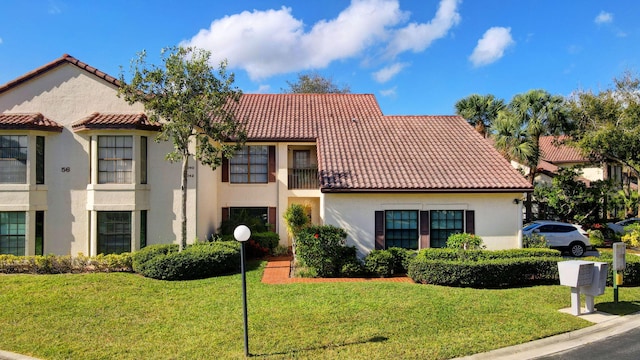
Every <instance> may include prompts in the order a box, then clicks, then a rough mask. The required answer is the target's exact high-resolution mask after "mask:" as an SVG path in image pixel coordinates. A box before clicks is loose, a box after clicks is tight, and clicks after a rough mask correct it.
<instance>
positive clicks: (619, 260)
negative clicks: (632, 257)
mask: <svg viewBox="0 0 640 360" xmlns="http://www.w3.org/2000/svg"><path fill="white" fill-rule="evenodd" d="M625 253H626V244H625V243H623V242H617V243H613V302H614V303H616V304H617V303H618V285H622V273H621V272H620V271H624V268H625V267H626V260H625Z"/></svg>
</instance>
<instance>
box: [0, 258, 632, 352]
mask: <svg viewBox="0 0 640 360" xmlns="http://www.w3.org/2000/svg"><path fill="white" fill-rule="evenodd" d="M263 265H264V264H263V263H261V264H256V266H255V267H254V268H253V269H251V270H250V271H249V272H248V274H247V281H248V283H247V289H248V304H249V349H250V352H251V353H252V354H253V355H256V356H259V357H260V358H264V359H289V358H300V359H345V358H349V359H389V358H403V359H446V358H452V357H458V356H464V355H469V354H473V353H477V352H483V351H488V350H491V349H496V348H500V347H504V346H508V345H513V344H518V343H523V342H527V341H530V340H534V339H538V338H542V337H546V336H550V335H554V334H558V333H562V332H566V331H571V330H575V329H579V328H582V327H586V326H588V325H590V323H588V322H586V321H584V320H582V319H579V318H577V317H574V316H571V315H567V314H563V313H560V312H558V311H557V310H558V309H560V308H563V307H569V306H570V290H569V288H567V287H563V286H539V287H529V288H519V289H506V290H477V289H465V288H447V287H441V286H428V285H417V284H407V283H382V282H362V283H316V284H288V285H264V284H262V283H260V277H261V276H262V267H261V266H263ZM241 299H242V298H241V278H240V275H232V276H223V277H217V278H211V279H205V280H195V281H183V282H166V281H159V280H152V279H147V278H143V277H141V276H138V275H132V274H117V273H112V274H81V275H2V276H0V349H2V350H6V351H13V352H18V353H22V354H26V355H31V356H35V357H39V358H44V359H204V358H210V359H242V358H244V348H243V332H242V331H243V328H242V301H241ZM612 299H613V295H612V290H611V289H607V293H606V294H605V295H603V296H601V297H597V298H596V301H597V302H598V301H600V302H603V303H607V304H606V305H607V306H609V308H611V309H613V310H615V311H618V312H621V313H624V312H632V311H634V310H636V311H637V308H638V304H637V303H635V301H636V300H637V299H640V288H621V289H620V300H621V302H623V303H624V304H623V305H625V306H626V307H620V306H618V305H616V304H611V301H612Z"/></svg>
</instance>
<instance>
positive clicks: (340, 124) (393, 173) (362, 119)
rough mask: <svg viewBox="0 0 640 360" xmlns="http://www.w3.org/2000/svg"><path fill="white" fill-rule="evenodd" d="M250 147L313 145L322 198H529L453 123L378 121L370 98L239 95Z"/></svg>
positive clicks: (479, 142) (446, 119)
mask: <svg viewBox="0 0 640 360" xmlns="http://www.w3.org/2000/svg"><path fill="white" fill-rule="evenodd" d="M236 117H237V119H239V120H241V121H242V122H244V123H245V124H246V130H247V135H248V141H249V142H251V141H313V140H316V141H317V146H318V169H319V172H320V177H321V189H322V191H324V192H341V191H345V192H347V191H444V192H446V191H486V192H489V191H505V192H506V191H530V190H531V186H530V184H529V183H528V182H527V181H526V180H525V179H524V177H522V175H520V174H519V173H518V172H517V171H516V170H514V169H513V168H512V167H511V165H510V164H509V163H508V162H507V161H506V160H505V159H504V158H503V157H502V156H501V155H500V154H499V153H498V152H497V151H496V150H495V149H494V148H493V146H491V144H490V143H489V142H488V141H487V140H486V139H484V138H482V136H480V135H479V134H478V133H477V132H475V131H474V130H473V128H472V127H470V126H469V125H468V124H467V122H466V121H465V120H464V119H463V118H461V117H458V116H384V115H383V114H382V112H381V110H380V107H379V106H378V103H377V101H376V99H375V97H374V96H373V95H370V94H245V95H243V96H242V98H241V100H240V103H239V106H238V108H237V109H236Z"/></svg>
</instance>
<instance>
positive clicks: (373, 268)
mask: <svg viewBox="0 0 640 360" xmlns="http://www.w3.org/2000/svg"><path fill="white" fill-rule="evenodd" d="M415 254H416V252H415V251H413V250H408V249H403V248H398V247H391V248H388V249H386V250H373V251H371V252H370V253H369V254H368V255H367V256H366V257H365V258H364V266H365V268H366V269H367V271H368V272H369V273H370V274H375V275H377V276H380V277H390V276H393V275H399V274H406V273H407V268H408V267H409V262H410V261H411V259H412V258H413V257H414V256H415Z"/></svg>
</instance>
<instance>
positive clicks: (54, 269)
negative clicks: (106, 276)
mask: <svg viewBox="0 0 640 360" xmlns="http://www.w3.org/2000/svg"><path fill="white" fill-rule="evenodd" d="M132 271H133V269H132V256H131V253H122V254H109V255H103V254H100V255H98V256H92V257H89V256H84V255H82V254H79V255H78V256H76V257H72V256H71V255H44V256H15V255H0V273H3V274H65V273H88V272H132Z"/></svg>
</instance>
